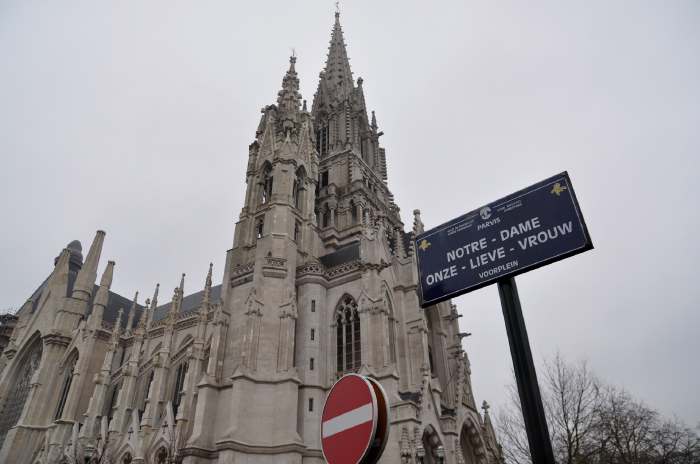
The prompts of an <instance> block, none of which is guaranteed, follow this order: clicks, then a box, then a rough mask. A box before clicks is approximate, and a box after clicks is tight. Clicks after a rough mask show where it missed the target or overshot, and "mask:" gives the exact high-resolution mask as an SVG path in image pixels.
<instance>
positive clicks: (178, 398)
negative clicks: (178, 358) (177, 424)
mask: <svg viewBox="0 0 700 464" xmlns="http://www.w3.org/2000/svg"><path fill="white" fill-rule="evenodd" d="M187 365H188V363H187V361H184V362H182V363H180V365H179V366H177V372H176V373H175V385H174V388H173V415H174V416H175V417H177V410H178V408H179V407H180V403H181V402H182V397H183V395H184V394H185V392H184V391H183V390H184V386H185V376H186V375H187Z"/></svg>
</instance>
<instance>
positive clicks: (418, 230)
mask: <svg viewBox="0 0 700 464" xmlns="http://www.w3.org/2000/svg"><path fill="white" fill-rule="evenodd" d="M423 232H425V226H424V225H423V221H422V220H421V218H420V210H419V209H414V210H413V234H414V235H418V234H422V233H423Z"/></svg>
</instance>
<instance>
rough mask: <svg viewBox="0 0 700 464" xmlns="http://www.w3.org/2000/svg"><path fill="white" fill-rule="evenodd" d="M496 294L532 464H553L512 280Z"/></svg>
mask: <svg viewBox="0 0 700 464" xmlns="http://www.w3.org/2000/svg"><path fill="white" fill-rule="evenodd" d="M498 294H499V296H500V297H501V307H502V308H503V318H504V319H505V322H506V331H507V332H508V343H509V344H510V354H511V356H512V357H513V368H514V369H515V379H516V382H517V384H518V393H519V395H520V405H521V407H522V412H523V418H524V420H525V430H526V431H527V441H528V443H529V445H530V454H531V455H532V462H533V464H555V462H554V453H553V452H552V443H551V442H550V440H549V430H548V429H547V419H546V418H545V414H544V406H543V405H542V397H541V396H540V389H539V386H538V385H537V374H536V372H535V365H534V363H533V362H532V353H531V352H530V341H529V340H528V338H527V329H526V328H525V320H524V319H523V311H522V308H521V307H520V298H519V297H518V287H517V286H516V285H515V279H514V278H513V277H507V278H504V279H501V280H499V281H498Z"/></svg>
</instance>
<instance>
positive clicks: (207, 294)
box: [202, 263, 214, 310]
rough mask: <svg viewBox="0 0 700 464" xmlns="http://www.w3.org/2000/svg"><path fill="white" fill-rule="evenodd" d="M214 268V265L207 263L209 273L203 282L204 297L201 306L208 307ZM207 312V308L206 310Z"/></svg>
mask: <svg viewBox="0 0 700 464" xmlns="http://www.w3.org/2000/svg"><path fill="white" fill-rule="evenodd" d="M213 268H214V263H209V272H207V278H206V280H205V281H204V297H203V298H202V306H205V305H207V306H208V305H209V299H210V297H211V273H212V269H213ZM206 310H208V308H206Z"/></svg>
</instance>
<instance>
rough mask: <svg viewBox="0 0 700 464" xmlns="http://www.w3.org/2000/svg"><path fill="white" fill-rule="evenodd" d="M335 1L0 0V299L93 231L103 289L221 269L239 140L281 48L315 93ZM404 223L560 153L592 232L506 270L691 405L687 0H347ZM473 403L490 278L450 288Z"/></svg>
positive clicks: (448, 213) (694, 397)
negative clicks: (587, 238) (456, 292)
mask: <svg viewBox="0 0 700 464" xmlns="http://www.w3.org/2000/svg"><path fill="white" fill-rule="evenodd" d="M333 9H334V6H333V2H331V1H314V2H306V1H305V2H288V1H287V2H276V1H266V2H245V6H242V5H241V4H239V2H224V1H207V2H205V1H198V2H173V1H150V2H95V1H85V2H77V1H71V2H37V1H14V2H11V1H7V0H5V1H2V2H0V63H1V64H0V69H1V71H0V102H1V104H0V166H2V167H1V168H0V192H1V195H0V217H2V218H3V220H2V228H1V231H0V256H2V258H1V259H0V263H1V266H0V308H2V307H9V306H12V307H15V308H16V307H18V306H19V305H21V304H22V302H23V301H24V300H25V299H26V298H27V297H28V296H29V295H30V293H31V292H32V291H33V290H34V289H35V288H36V287H37V286H38V285H39V283H40V282H41V281H42V280H43V279H44V278H45V277H46V275H48V273H49V272H50V271H51V269H52V265H53V258H54V257H55V256H56V255H57V254H58V253H59V251H60V250H61V248H62V247H64V246H65V245H66V244H67V243H68V242H69V241H70V240H72V239H75V238H77V239H79V240H81V241H82V243H83V246H84V247H85V248H87V246H88V245H89V242H90V240H92V237H93V235H94V231H95V230H97V229H100V228H102V229H104V230H106V231H107V238H106V242H105V249H104V254H103V263H102V265H103V266H104V265H105V264H106V261H107V259H108V258H109V259H115V260H116V262H117V266H116V270H115V278H114V285H113V288H114V289H115V290H116V291H118V292H120V293H122V294H124V295H127V296H128V295H131V294H132V293H133V291H134V290H137V289H138V290H140V291H141V292H142V295H144V294H145V295H150V293H151V292H152V290H153V287H154V285H155V283H156V282H160V283H161V284H162V285H163V286H164V288H165V289H166V290H165V292H166V294H168V295H167V297H169V296H170V295H169V289H170V288H172V287H174V286H175V285H177V283H178V282H179V274H180V273H181V272H186V273H187V282H186V291H195V290H198V289H200V288H201V287H202V285H203V283H204V277H205V274H206V271H207V266H208V263H209V261H213V262H214V266H215V267H214V269H215V272H216V274H217V278H218V279H219V280H220V279H221V275H222V272H223V271H222V266H223V262H224V256H225V251H226V249H228V248H229V247H230V246H231V243H232V237H233V224H234V221H235V219H236V218H237V216H238V212H239V211H240V208H241V206H242V203H243V194H244V192H245V184H244V179H245V174H244V170H245V165H246V160H247V153H248V151H247V147H248V144H249V143H250V142H251V141H252V139H253V136H254V131H255V128H256V125H257V123H258V120H259V116H260V112H259V110H260V108H261V107H262V106H264V105H266V104H270V103H272V102H274V100H275V98H276V93H277V91H278V90H279V88H280V86H281V79H282V76H283V73H284V71H285V70H286V67H287V63H288V61H287V59H288V56H289V54H290V52H291V48H292V47H294V48H295V49H296V53H297V56H298V62H297V70H298V72H299V75H300V79H301V87H302V94H303V96H304V98H306V99H308V100H309V104H310V102H311V100H312V99H313V93H314V91H315V90H316V84H317V78H318V73H319V71H320V70H321V68H322V66H323V63H324V62H325V53H326V50H327V47H328V41H329V38H330V31H331V26H332V22H333V13H332V12H333ZM341 22H342V24H343V28H344V32H345V39H346V43H347V45H348V53H349V55H350V58H351V66H352V70H353V72H354V75H355V77H359V76H362V77H363V78H364V88H365V95H366V99H367V103H368V105H369V107H370V108H372V109H375V110H376V111H377V118H378V121H379V125H380V128H381V129H382V130H384V131H385V133H386V135H385V136H384V137H383V138H382V141H383V144H384V146H385V147H386V149H387V160H388V163H389V186H390V188H391V189H392V191H393V192H394V194H395V197H396V201H397V203H398V204H399V206H400V207H401V208H402V217H403V219H404V221H405V223H406V226H407V228H410V226H411V223H412V215H411V211H412V210H413V209H414V208H420V209H421V210H422V212H423V220H424V222H425V223H426V226H427V227H433V226H435V225H438V224H439V223H441V222H444V221H446V220H448V219H450V218H452V217H454V216H457V215H460V214H462V213H464V212H466V211H468V210H471V209H473V208H475V207H477V206H480V205H481V204H484V203H487V202H489V201H492V200H494V199H497V198H499V197H501V196H503V195H505V194H508V193H510V192H512V191H513V190H517V189H520V188H523V187H525V186H527V185H529V184H531V183H534V182H536V181H539V180H541V179H543V178H545V177H548V176H549V175H552V174H555V173H557V172H560V171H562V170H568V171H569V173H570V175H571V177H572V181H573V183H574V186H575V187H576V191H577V194H578V197H579V201H580V203H581V207H582V209H583V212H584V215H585V216H586V219H587V222H588V227H589V229H590V232H591V235H592V237H593V241H594V244H595V246H596V249H595V250H593V251H591V252H588V253H585V254H583V255H579V256H577V257H574V258H572V259H569V260H566V261H563V262H560V263H556V264H553V265H551V266H548V267H546V268H542V269H539V270H537V271H533V272H531V273H529V274H526V275H523V276H521V277H519V278H518V285H519V289H520V296H521V300H522V304H523V308H524V312H525V318H526V322H527V324H528V329H529V333H530V340H531V342H532V346H533V350H534V353H535V356H536V357H537V358H538V359H541V357H542V356H546V355H549V354H551V353H553V352H554V351H555V350H557V349H559V350H561V352H562V353H563V354H564V355H565V356H567V357H569V358H572V359H577V358H585V359H588V360H589V362H590V364H591V366H592V368H593V369H594V370H595V371H596V372H598V373H599V374H600V375H601V376H602V377H604V378H605V379H607V380H608V381H610V382H613V383H615V384H619V385H623V386H625V387H627V388H628V389H629V390H630V391H632V392H633V393H634V394H635V395H637V396H638V397H640V398H642V399H643V400H645V401H646V402H648V403H649V404H650V405H652V406H654V407H657V408H659V409H660V410H661V411H663V412H664V413H666V414H669V415H670V414H677V415H678V416H680V417H681V418H683V419H684V420H686V421H687V422H688V423H690V424H693V425H694V424H696V423H698V422H699V421H700V395H699V394H698V391H700V372H699V370H698V362H697V355H698V353H699V352H700V336H698V334H697V332H698V329H699V328H700V314H699V313H700V311H698V303H697V301H698V297H700V291H699V290H698V283H697V282H696V280H697V279H696V276H695V266H694V264H695V263H696V262H698V260H700V253H699V251H698V250H699V247H698V245H697V243H696V231H697V229H698V227H699V226H700V219H699V217H700V214H699V213H698V207H697V200H698V194H697V193H696V191H695V185H694V182H693V181H694V179H695V177H697V170H698V168H699V167H700V163H698V149H699V148H700V134H699V133H700V87H699V85H698V83H699V82H700V27H698V25H699V24H700V3H698V2H696V1H687V2H682V1H667V2H655V1H650V2H642V1H634V2H610V1H581V2H561V1H552V2H521V1H514V2H490V1H484V2H479V3H474V2H463V1H454V2H439V3H438V2H425V1H422V2H418V1H415V2H407V1H401V2H399V1H397V2H391V3H390V2H373V1H352V2H344V4H343V5H342V16H341ZM456 302H457V304H458V306H459V310H460V312H461V313H462V314H464V317H463V318H462V319H461V322H462V323H463V326H464V329H465V330H468V331H470V332H473V334H474V335H473V336H472V337H470V338H468V339H467V340H466V342H465V345H466V347H467V350H468V352H469V355H470V358H471V361H472V370H473V379H474V388H475V390H476V395H477V397H478V399H479V401H480V400H482V399H487V400H488V401H490V402H492V403H494V404H495V405H498V404H499V403H500V402H501V401H502V399H503V397H504V395H505V391H504V385H505V384H506V383H508V382H509V381H510V370H511V360H510V353H509V351H508V345H507V340H506V335H505V328H504V324H503V317H502V314H501V310H500V305H499V301H498V294H497V291H496V289H495V288H494V287H488V288H485V289H482V290H479V291H477V292H474V293H472V294H469V295H466V296H463V297H460V298H458V299H457V300H456Z"/></svg>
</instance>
